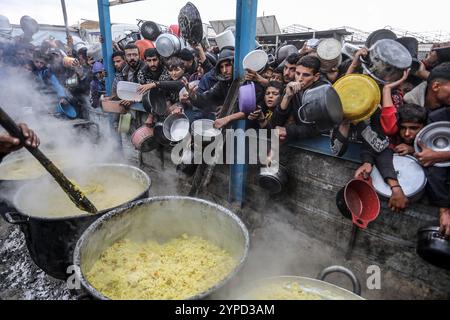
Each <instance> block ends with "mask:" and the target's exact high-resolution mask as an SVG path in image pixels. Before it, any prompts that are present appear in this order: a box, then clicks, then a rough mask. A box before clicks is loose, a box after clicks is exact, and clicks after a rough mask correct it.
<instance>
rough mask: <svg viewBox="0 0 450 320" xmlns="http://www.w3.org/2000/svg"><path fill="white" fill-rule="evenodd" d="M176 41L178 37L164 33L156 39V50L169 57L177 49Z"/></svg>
mask: <svg viewBox="0 0 450 320" xmlns="http://www.w3.org/2000/svg"><path fill="white" fill-rule="evenodd" d="M176 41H178V42H179V39H178V38H177V37H176V36H174V35H173V34H169V33H164V34H162V35H160V36H159V37H158V39H156V43H155V44H156V50H157V51H158V53H159V54H160V55H161V56H163V57H164V58H169V57H170V56H172V55H173V54H174V53H175V52H176V51H177V48H176Z"/></svg>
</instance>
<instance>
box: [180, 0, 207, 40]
mask: <svg viewBox="0 0 450 320" xmlns="http://www.w3.org/2000/svg"><path fill="white" fill-rule="evenodd" d="M178 25H179V27H180V33H181V35H182V36H183V38H184V39H185V40H186V41H187V42H188V43H192V44H198V43H201V41H202V40H203V22H202V18H201V16H200V12H199V11H198V9H197V8H196V7H195V5H194V4H193V3H191V2H188V3H187V4H186V5H185V6H184V7H183V8H181V10H180V13H179V15H178Z"/></svg>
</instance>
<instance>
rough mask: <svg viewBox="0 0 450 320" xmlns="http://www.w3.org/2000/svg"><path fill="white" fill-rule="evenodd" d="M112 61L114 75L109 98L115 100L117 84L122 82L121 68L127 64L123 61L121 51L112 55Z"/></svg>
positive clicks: (123, 56)
mask: <svg viewBox="0 0 450 320" xmlns="http://www.w3.org/2000/svg"><path fill="white" fill-rule="evenodd" d="M112 60H113V63H114V70H115V71H116V74H115V77H114V81H113V84H112V91H111V97H112V98H116V97H117V84H118V83H119V81H123V75H122V71H123V68H125V66H126V65H127V62H126V61H125V53H124V52H123V51H115V52H114V53H113V55H112Z"/></svg>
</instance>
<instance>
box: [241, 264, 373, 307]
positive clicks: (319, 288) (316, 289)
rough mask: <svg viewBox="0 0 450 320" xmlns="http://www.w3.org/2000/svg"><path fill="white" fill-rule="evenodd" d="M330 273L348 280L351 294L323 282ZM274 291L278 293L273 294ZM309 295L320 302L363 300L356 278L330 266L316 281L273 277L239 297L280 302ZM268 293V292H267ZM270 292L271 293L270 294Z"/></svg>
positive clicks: (339, 268)
mask: <svg viewBox="0 0 450 320" xmlns="http://www.w3.org/2000/svg"><path fill="white" fill-rule="evenodd" d="M332 273H342V274H345V275H346V276H348V277H349V278H350V280H351V281H352V284H353V293H352V292H350V291H348V290H346V289H343V288H341V287H338V286H336V285H333V284H331V283H328V282H325V281H324V280H325V279H326V277H327V276H328V275H330V274H332ZM271 289H275V290H277V291H278V292H273V291H272V290H271ZM300 290H301V293H303V294H310V295H313V296H314V298H316V299H321V300H364V298H362V297H361V284H360V282H359V280H358V278H357V277H356V276H355V275H354V273H353V272H351V271H350V270H349V269H347V268H344V267H341V266H332V267H329V268H326V269H324V270H323V271H322V272H321V273H320V274H319V275H318V277H317V279H311V278H305V277H295V276H284V277H273V278H267V279H263V280H261V281H258V283H257V284H256V285H254V286H252V287H251V288H249V289H248V290H247V292H246V293H245V294H244V295H243V296H242V297H241V300H282V299H283V296H286V299H288V297H287V296H291V295H295V294H299V293H300V292H299V291H300ZM268 291H269V292H268ZM270 291H272V292H270ZM266 294H268V295H269V297H262V298H261V299H258V298H257V297H258V295H259V296H261V295H266ZM299 299H302V300H309V299H308V297H305V298H300V297H299Z"/></svg>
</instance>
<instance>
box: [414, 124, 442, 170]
mask: <svg viewBox="0 0 450 320" xmlns="http://www.w3.org/2000/svg"><path fill="white" fill-rule="evenodd" d="M419 143H421V144H424V145H425V146H426V147H427V148H430V149H432V150H433V151H436V152H447V151H450V122H448V121H440V122H435V123H432V124H430V125H428V126H426V127H425V128H423V129H422V130H421V131H420V132H419V133H418V134H417V137H416V140H415V143H414V147H415V149H416V152H417V153H420V152H422V148H420V146H419ZM434 166H435V167H440V168H446V167H450V161H448V162H441V163H436V164H435V165H434Z"/></svg>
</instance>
